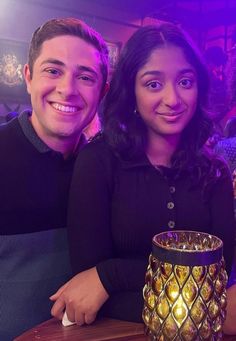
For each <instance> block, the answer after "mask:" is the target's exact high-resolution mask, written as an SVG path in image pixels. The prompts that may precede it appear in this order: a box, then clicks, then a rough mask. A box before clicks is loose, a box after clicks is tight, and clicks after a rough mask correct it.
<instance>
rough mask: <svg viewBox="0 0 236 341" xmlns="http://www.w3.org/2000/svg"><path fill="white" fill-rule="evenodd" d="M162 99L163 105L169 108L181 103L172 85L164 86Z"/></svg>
mask: <svg viewBox="0 0 236 341" xmlns="http://www.w3.org/2000/svg"><path fill="white" fill-rule="evenodd" d="M163 101H164V103H165V105H167V106H168V107H171V108H174V107H176V106H178V105H179V104H180V103H181V99H180V96H179V93H178V91H177V89H176V87H175V86H174V85H170V86H167V87H166V88H165V90H164V97H163Z"/></svg>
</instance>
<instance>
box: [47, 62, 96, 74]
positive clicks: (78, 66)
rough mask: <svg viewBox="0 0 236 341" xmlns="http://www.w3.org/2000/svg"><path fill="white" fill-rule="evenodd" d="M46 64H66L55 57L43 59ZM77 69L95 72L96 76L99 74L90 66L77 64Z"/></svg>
mask: <svg viewBox="0 0 236 341" xmlns="http://www.w3.org/2000/svg"><path fill="white" fill-rule="evenodd" d="M44 64H54V65H59V66H66V65H65V63H63V62H62V61H61V60H58V59H54V58H48V59H46V60H44V61H42V63H41V65H44ZM77 70H78V71H80V72H81V71H85V72H90V73H92V74H94V75H95V76H98V74H97V72H96V71H95V70H94V69H93V68H91V67H89V66H85V65H77Z"/></svg>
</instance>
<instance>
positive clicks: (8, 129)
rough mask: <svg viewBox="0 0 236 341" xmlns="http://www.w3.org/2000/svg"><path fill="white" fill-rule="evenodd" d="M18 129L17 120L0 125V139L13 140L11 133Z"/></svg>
mask: <svg viewBox="0 0 236 341" xmlns="http://www.w3.org/2000/svg"><path fill="white" fill-rule="evenodd" d="M19 129H20V125H19V121H18V118H17V117H16V118H14V119H12V120H11V121H9V122H7V123H3V124H1V125H0V139H1V140H2V139H6V138H7V137H9V138H11V139H14V136H15V135H14V134H13V135H12V133H13V132H16V131H18V130H19Z"/></svg>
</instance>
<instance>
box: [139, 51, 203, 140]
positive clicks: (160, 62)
mask: <svg viewBox="0 0 236 341" xmlns="http://www.w3.org/2000/svg"><path fill="white" fill-rule="evenodd" d="M135 96H136V108H137V110H138V112H139V114H140V116H141V118H142V119H143V121H144V123H145V124H146V126H147V130H148V136H149V138H152V137H154V138H155V137H156V136H157V135H159V136H160V135H161V136H162V137H164V138H169V137H173V136H175V137H177V138H179V137H180V135H181V133H182V132H183V130H184V128H185V127H186V126H187V124H188V123H189V121H190V120H191V118H192V117H193V115H194V113H195V110H196V106H197V98H198V85H197V75H196V70H195V69H194V68H193V66H192V65H191V64H189V62H188V61H187V60H186V58H185V56H184V54H183V52H182V50H181V48H179V47H175V46H173V45H169V46H168V45H167V46H166V47H161V48H157V49H155V50H154V51H153V52H152V53H151V55H150V57H149V59H148V61H147V63H146V64H145V65H144V66H143V67H142V68H141V69H139V71H138V72H137V75H136V79H135Z"/></svg>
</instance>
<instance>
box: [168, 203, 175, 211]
mask: <svg viewBox="0 0 236 341" xmlns="http://www.w3.org/2000/svg"><path fill="white" fill-rule="evenodd" d="M174 207H175V204H174V203H173V202H172V201H170V202H168V204H167V208H169V210H172V209H173V208H174Z"/></svg>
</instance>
